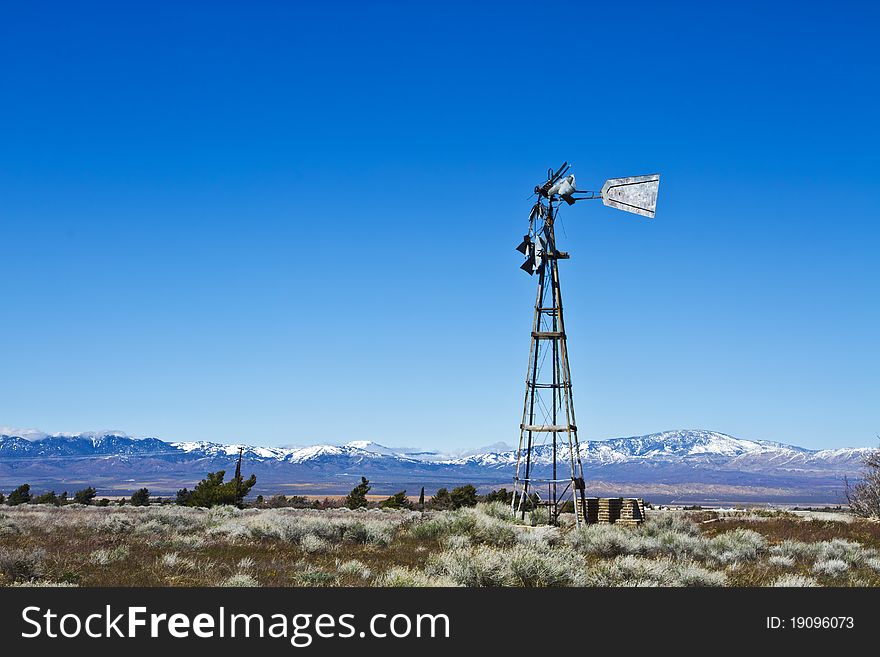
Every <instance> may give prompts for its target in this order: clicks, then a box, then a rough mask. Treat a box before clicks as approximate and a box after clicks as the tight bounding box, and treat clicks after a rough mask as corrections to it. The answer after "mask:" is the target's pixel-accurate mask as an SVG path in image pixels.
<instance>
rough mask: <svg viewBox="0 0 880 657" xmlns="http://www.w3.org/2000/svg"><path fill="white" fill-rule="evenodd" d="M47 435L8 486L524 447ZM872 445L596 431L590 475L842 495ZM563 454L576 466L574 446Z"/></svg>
mask: <svg viewBox="0 0 880 657" xmlns="http://www.w3.org/2000/svg"><path fill="white" fill-rule="evenodd" d="M33 431H34V430H32V432H33ZM39 435H40V433H39V432H33V433H31V435H30V436H29V437H27V438H26V437H22V436H15V435H6V434H3V435H0V490H5V489H6V488H10V487H12V486H14V485H18V484H19V483H22V482H24V481H28V482H29V483H31V484H32V485H38V486H42V487H46V488H49V487H54V488H59V489H63V488H65V487H67V488H75V486H76V485H78V484H80V483H82V484H84V485H95V486H99V487H103V488H104V489H106V490H128V489H130V488H134V487H135V485H141V484H142V485H147V486H148V487H149V488H151V490H155V491H156V492H157V493H158V492H164V493H166V494H167V493H169V492H173V491H174V490H176V488H179V487H181V486H184V485H186V486H190V485H192V484H193V483H194V482H195V481H198V480H199V479H200V478H202V477H204V475H205V473H207V472H209V471H216V470H221V469H225V470H227V471H231V470H232V469H233V468H234V467H235V461H236V460H237V458H238V454H239V450H240V449H241V450H243V457H244V464H245V468H246V471H247V472H254V473H256V474H257V479H258V485H257V488H258V489H259V492H263V493H277V492H288V493H312V494H336V493H340V492H347V489H348V488H350V483H351V482H352V481H356V480H358V479H359V477H360V476H361V475H364V476H367V477H369V478H370V479H371V480H372V481H373V483H374V487H375V490H376V492H385V491H386V490H387V491H389V492H393V491H395V490H400V488H403V487H409V488H410V489H416V488H417V487H418V486H426V487H427V488H428V489H429V490H430V489H431V488H437V487H440V486H446V485H459V484H461V483H467V482H470V483H474V484H476V485H480V486H481V487H484V488H485V487H490V486H496V487H497V486H504V485H507V486H509V485H510V481H511V478H512V475H513V469H514V465H515V463H516V455H517V452H516V450H502V451H488V452H482V453H479V454H474V455H471V456H466V457H460V458H443V457H432V456H431V454H432V453H431V452H427V453H426V452H417V451H415V450H411V449H395V448H389V447H385V446H383V445H380V444H378V443H375V442H372V441H365V440H358V441H352V442H350V443H347V444H345V445H312V446H308V447H291V448H282V447H256V446H251V445H227V444H221V443H213V442H204V441H199V442H166V441H162V440H159V439H157V438H132V437H130V436H126V435H124V434H122V433H121V432H112V433H102V432H90V433H83V434H58V435H52V436H46V437H39ZM43 435H45V434H43ZM868 451H869V448H845V449H832V450H809V449H805V448H803V447H796V446H792V445H785V444H782V443H778V442H771V441H766V440H747V439H742V438H735V437H733V436H729V435H727V434H723V433H719V432H716V431H705V430H678V431H664V432H661V433H655V434H650V435H647V436H631V437H627V438H613V439H610V440H597V441H585V442H582V443H581V448H580V456H581V460H582V462H583V465H584V470H585V475H586V478H587V480H588V481H590V482H593V484H594V486H595V487H596V490H597V491H606V490H614V491H617V492H616V493H614V494H641V495H642V496H644V497H648V498H652V497H654V499H658V498H662V497H666V498H671V497H675V496H676V495H679V494H680V493H681V492H682V491H686V492H687V494H688V495H691V496H694V495H696V496H697V497H699V496H700V495H702V496H703V498H705V499H709V497H707V495H708V494H710V493H711V495H716V494H721V495H722V496H725V497H726V499H732V497H731V496H734V497H736V498H737V499H743V500H745V499H752V498H755V497H761V498H762V499H764V498H766V499H767V500H768V501H769V500H779V499H788V498H797V499H798V500H804V501H809V499H820V498H821V499H822V500H823V501H827V502H834V501H839V499H840V497H841V493H842V477H843V475H848V476H850V477H853V476H858V473H859V471H860V468H861V461H862V459H863V457H864V455H865V454H866V453H867V452H868ZM532 454H533V456H532V462H531V471H532V474H533V475H534V476H536V477H537V476H545V475H548V474H550V472H551V471H552V460H553V459H552V450H551V449H550V448H549V446H547V445H537V446H535V448H534V450H533V453H532ZM556 456H557V462H558V463H559V466H560V467H561V468H562V471H565V470H566V468H567V465H566V464H567V462H568V459H569V455H568V451H567V449H563V450H560V451H559V452H558V453H557V455H556ZM724 491H726V492H724ZM603 494H605V493H603ZM701 499H702V498H701Z"/></svg>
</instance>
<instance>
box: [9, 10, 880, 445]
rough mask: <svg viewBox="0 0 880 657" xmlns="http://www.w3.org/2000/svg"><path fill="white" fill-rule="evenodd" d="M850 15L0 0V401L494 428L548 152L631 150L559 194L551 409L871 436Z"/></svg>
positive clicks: (867, 196) (873, 157)
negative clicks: (643, 200) (633, 191)
mask: <svg viewBox="0 0 880 657" xmlns="http://www.w3.org/2000/svg"><path fill="white" fill-rule="evenodd" d="M302 4H305V3H302ZM319 4H325V5H326V6H327V8H326V9H325V8H323V7H321V6H318V5H319ZM716 5H717V6H716ZM877 14H878V10H877V8H876V5H873V4H871V3H848V2H836V3H827V4H825V3H809V2H798V3H754V4H750V3H732V4H731V3H727V4H725V5H723V6H722V5H718V3H694V4H685V3H645V4H644V5H639V4H638V3H635V4H633V3H629V4H627V6H626V8H622V7H619V6H614V4H613V3H595V4H587V3H558V4H556V5H554V6H552V8H550V6H548V5H546V4H544V3H531V4H529V3H511V2H504V3H473V2H470V3H455V2H452V3H450V2H444V3H432V4H428V3H410V6H407V7H405V8H403V7H401V6H399V5H398V4H397V3H346V2H335V3H332V5H329V4H327V3H310V6H300V3H279V2H248V3H243V2H242V3H207V2H205V3H194V2H174V3H170V2H169V3H152V2H151V3H147V2H143V3H140V2H126V3H109V2H108V3H97V2H93V3H90V2H85V3H75V4H74V3H57V4H53V3H40V4H37V3H30V2H6V3H3V5H2V8H0V94H2V96H0V98H2V102H0V126H2V128H0V129H2V146H0V253H2V262H3V274H2V276H0V313H2V318H3V321H2V322H0V365H2V376H0V424H5V425H8V426H17V427H40V428H42V429H43V430H45V431H50V432H56V431H80V430H89V429H101V428H111V427H112V428H119V429H124V430H126V431H128V432H130V433H133V434H136V435H153V436H159V437H163V438H168V439H206V440H217V441H223V442H232V441H245V442H252V443H262V444H273V445H278V444H306V443H313V442H324V441H327V442H345V441H349V440H361V439H372V440H376V441H378V442H381V443H384V444H389V445H407V446H423V447H435V448H441V449H455V448H460V447H468V446H478V445H484V444H488V443H493V442H496V441H506V442H508V443H511V442H515V441H516V439H517V437H518V430H517V425H518V422H519V414H520V412H521V400H522V386H523V380H524V377H525V370H526V358H527V350H528V341H529V330H530V322H531V307H530V306H531V304H532V303H533V285H534V279H530V278H529V277H528V276H526V275H524V274H523V273H522V272H521V271H519V269H518V266H519V264H520V258H519V254H518V253H516V252H515V251H514V250H513V247H514V246H515V245H516V244H517V243H518V242H519V240H520V239H521V237H522V234H523V232H524V228H525V226H526V221H527V215H528V210H529V207H530V202H529V200H527V196H528V195H529V193H530V191H531V189H532V188H533V187H534V185H535V184H536V183H540V182H542V174H543V173H544V172H545V171H546V168H547V167H549V166H555V165H558V164H559V163H560V162H561V161H562V160H566V159H567V160H569V161H571V162H573V163H574V169H573V171H574V172H575V173H576V175H577V179H578V184H579V187H581V188H584V189H598V188H599V186H601V184H602V182H603V181H604V179H605V178H607V177H616V176H626V175H636V174H642V173H651V172H655V171H659V172H661V174H662V176H663V178H662V184H661V189H660V199H659V203H658V211H657V217H656V219H654V220H650V221H649V220H645V219H642V218H640V217H637V216H635V215H628V214H625V213H622V212H619V211H617V210H613V209H610V208H605V207H603V206H601V205H597V204H592V205H591V204H583V206H576V207H574V208H572V209H565V210H564V212H563V215H562V222H563V223H562V226H563V230H562V231H560V246H561V247H562V248H565V249H567V250H569V251H570V252H571V253H572V259H571V260H570V261H567V262H565V263H563V265H562V272H561V275H562V281H563V288H564V293H565V296H566V304H567V305H566V310H567V329H568V334H569V344H570V347H569V348H570V356H571V366H572V375H573V380H574V393H575V403H576V406H577V411H578V420H579V421H578V424H579V427H580V430H581V431H580V433H581V437H582V438H608V437H615V436H624V435H635V434H642V433H648V432H653V431H660V430H665V429H672V428H706V429H714V430H719V431H724V432H727V433H731V434H734V435H737V436H740V437H745V438H763V439H771V440H779V441H783V442H791V443H795V444H800V445H803V446H806V447H814V448H817V447H836V446H848V445H873V444H875V443H876V437H875V436H876V434H877V433H878V432H880V403H878V399H880V349H878V346H877V338H878V335H880V330H878V329H880V304H878V284H880V273H878V242H880V221H878V219H880V217H878V209H877V208H878V182H877V181H878V169H880V166H878V156H877V154H878V152H880V130H878V127H877V116H878V91H877V86H876V66H877V62H878V53H877V45H876V34H875V32H876V29H875V28H876V25H877V24H878V18H880V16H878V15H877Z"/></svg>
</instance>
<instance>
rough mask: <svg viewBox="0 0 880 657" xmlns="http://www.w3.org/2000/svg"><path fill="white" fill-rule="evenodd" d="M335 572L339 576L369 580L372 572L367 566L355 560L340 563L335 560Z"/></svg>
mask: <svg viewBox="0 0 880 657" xmlns="http://www.w3.org/2000/svg"><path fill="white" fill-rule="evenodd" d="M336 572H337V573H339V574H340V575H350V576H351V577H358V578H360V579H370V577H372V575H373V572H372V571H371V570H370V568H369V567H368V566H367V564H365V563H364V562H363V561H358V560H357V559H349V560H348V561H343V562H342V563H340V562H339V561H338V560H337V561H336Z"/></svg>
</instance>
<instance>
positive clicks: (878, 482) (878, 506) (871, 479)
mask: <svg viewBox="0 0 880 657" xmlns="http://www.w3.org/2000/svg"><path fill="white" fill-rule="evenodd" d="M862 464H863V465H864V466H865V470H864V472H863V473H862V480H861V481H860V482H858V483H856V484H855V485H850V483H849V481H848V480H847V479H846V478H844V482H845V485H846V499H847V501H848V502H849V508H850V509H852V512H853V513H854V514H856V515H857V516H860V517H862V518H880V449H876V450H873V451H871V452H869V453H868V454H867V455H866V456H865V457H864V458H863V459H862Z"/></svg>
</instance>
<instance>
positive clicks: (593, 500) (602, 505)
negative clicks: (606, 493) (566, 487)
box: [575, 497, 645, 525]
mask: <svg viewBox="0 0 880 657" xmlns="http://www.w3.org/2000/svg"><path fill="white" fill-rule="evenodd" d="M575 509H576V513H577V515H578V520H580V521H581V522H586V523H587V524H588V525H592V524H596V523H603V524H609V525H610V524H621V525H638V524H639V523H641V522H643V521H644V520H645V502H644V500H642V499H641V498H633V497H588V498H586V499H585V500H584V504H583V505H582V504H581V502H580V500H579V499H578V503H577V505H576V506H575Z"/></svg>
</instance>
